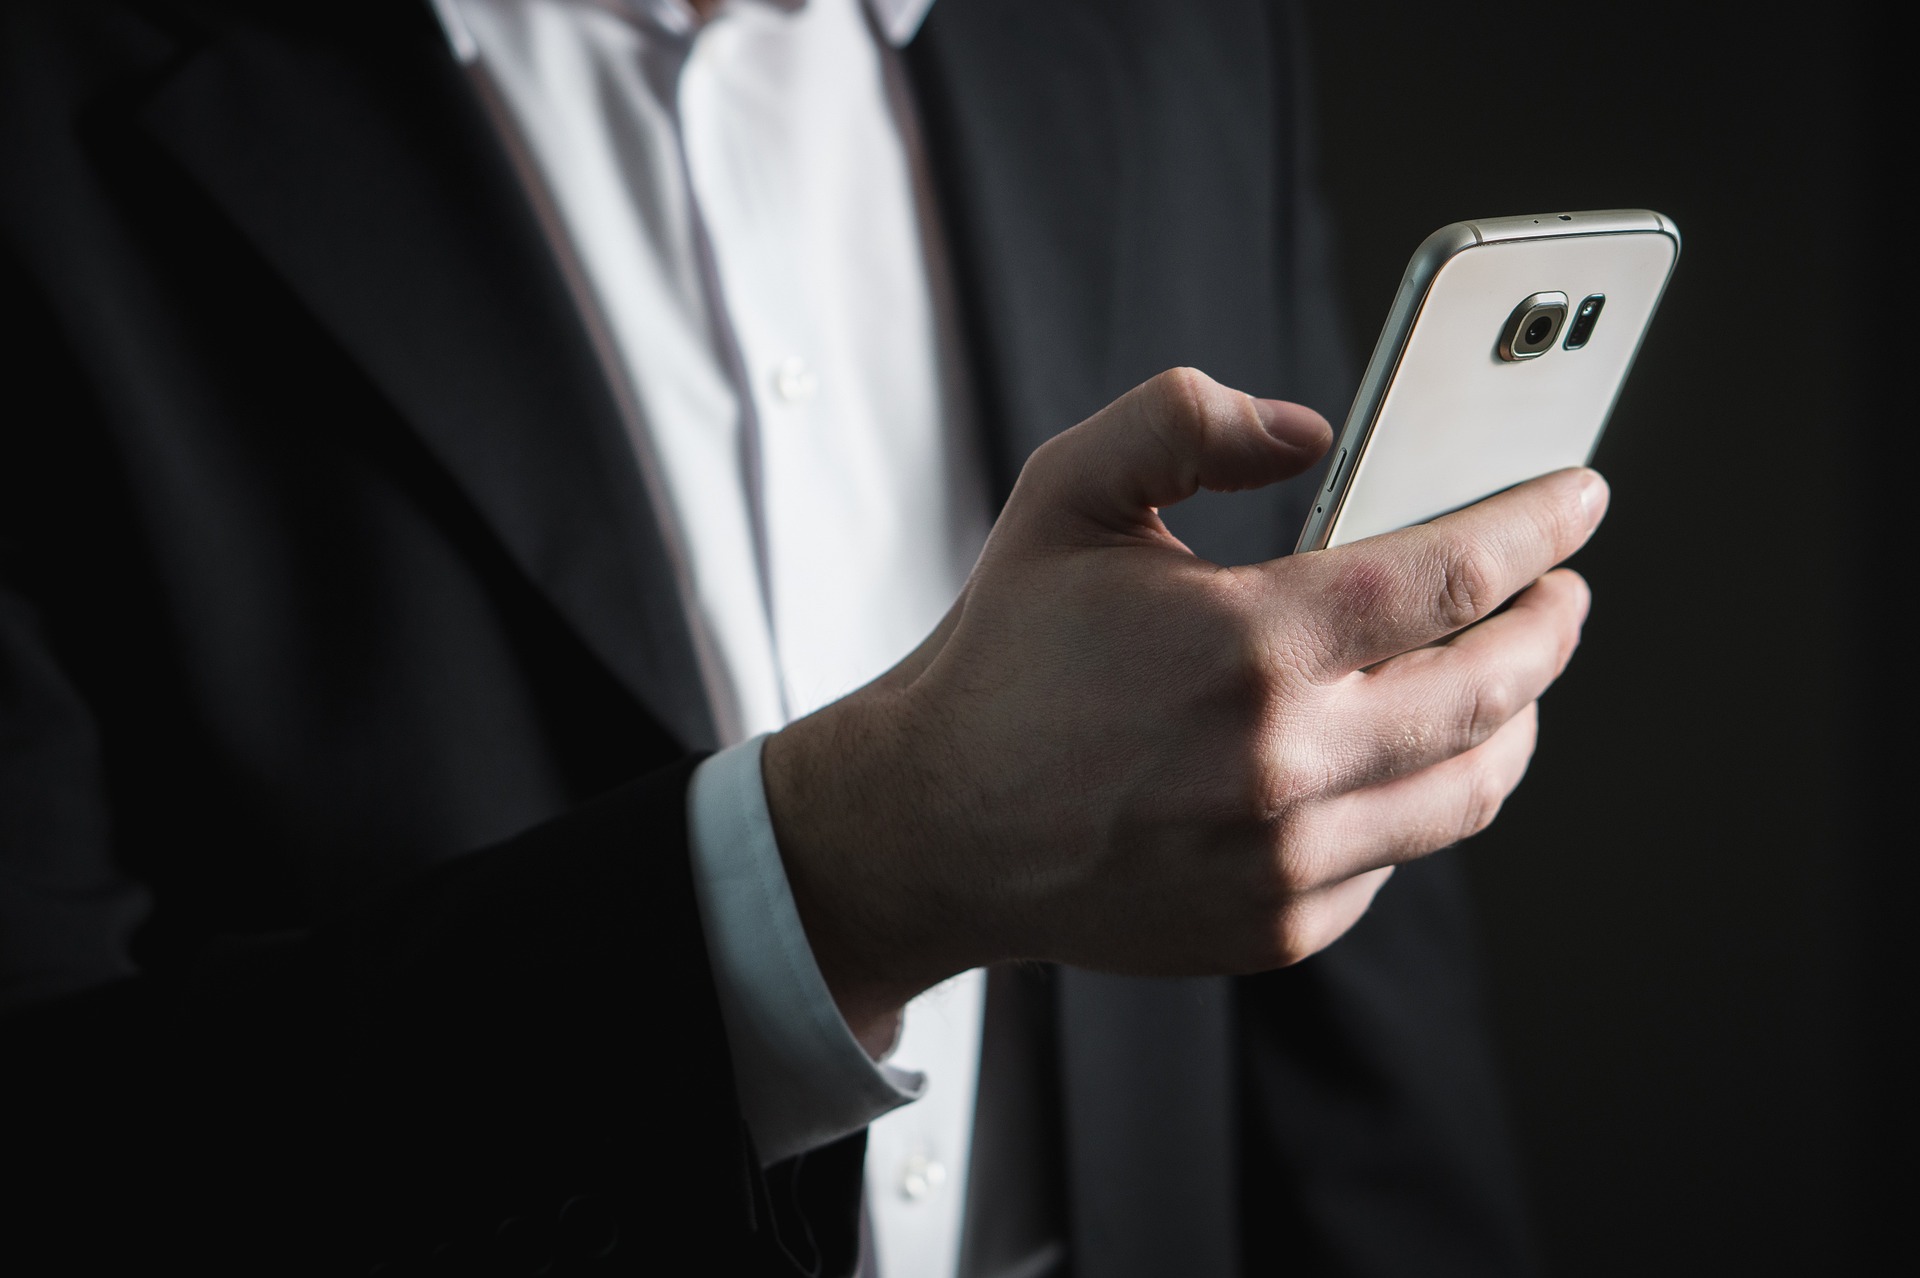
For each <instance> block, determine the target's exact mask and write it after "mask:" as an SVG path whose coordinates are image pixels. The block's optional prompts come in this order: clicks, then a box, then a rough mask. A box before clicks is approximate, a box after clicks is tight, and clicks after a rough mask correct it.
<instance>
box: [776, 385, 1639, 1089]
mask: <svg viewBox="0 0 1920 1278" xmlns="http://www.w3.org/2000/svg"><path fill="white" fill-rule="evenodd" d="M1330 438H1331V437H1330V432H1329V431H1328V429H1327V425H1326V423H1325V421H1323V420H1322V419H1321V418H1320V417H1319V416H1318V415H1317V414H1315V413H1313V412H1312V411H1311V410H1309V409H1305V408H1302V407H1300V406H1298V405H1293V404H1286V403H1281V402H1278V401H1272V400H1255V399H1252V398H1251V397H1249V396H1246V395H1244V394H1241V393H1239V392H1237V391H1233V390H1229V389H1227V388H1225V387H1222V386H1220V385H1218V384H1217V383H1215V382H1213V381H1211V380H1210V379H1208V378H1207V377H1205V376H1204V375H1203V374H1200V373H1197V372H1195V371H1193V370H1191V369H1176V370H1173V371H1171V372H1168V373H1163V374H1161V375H1160V376H1159V377H1156V378H1154V379H1153V380H1152V381H1149V382H1147V383H1145V384H1144V385H1142V386H1140V387H1137V388H1136V389H1134V390H1133V391H1131V392H1129V393H1128V394H1127V395H1125V396H1123V397H1122V398H1120V399H1119V400H1117V401H1115V402H1114V403H1113V404H1111V405H1109V406H1108V407H1107V408H1105V409H1103V410H1102V411H1101V412H1100V413H1098V414H1096V415H1095V416H1093V417H1091V418H1089V419H1088V420H1087V421H1085V422H1082V423H1081V424H1080V425H1078V426H1076V427H1074V428H1073V429H1071V430H1069V431H1066V432H1064V433H1062V434H1061V435H1059V436H1057V437H1056V438H1055V439H1053V440H1052V441H1050V442H1049V443H1047V444H1046V445H1045V446H1043V447H1042V448H1041V449H1039V450H1038V451H1037V452H1036V453H1035V454H1034V455H1033V457H1032V458H1031V459H1030V460H1029V461H1028V463H1027V465H1026V468H1025V469H1024V470H1023V471H1022V473H1021V476H1020V480H1019V482H1018V484H1017V485H1016V486H1015V489H1014V492H1013V495H1012V497H1011V498H1010V499H1009V501H1008V503H1007V507H1006V510H1005V511H1004V512H1003V513H1002V514H1001V517H1000V519H999V521H998V522H997V523H996V524H995V526H994V529H993V532H992V535H991V536H990V537H989V539H988V542H987V546H986V549H985V550H984V551H983V552H982V554H981V557H980V562H979V563H978V565H977V566H976V567H975V569H974V572H973V575H972V576H971V578H970V579H969V580H968V583H967V586H966V589H965V590H964V591H963V592H962V595H961V597H960V599H959V600H958V601H957V602H956V603H955V605H954V607H953V609H952V611H951V612H950V613H949V614H948V616H947V617H946V619H945V620H944V621H943V622H942V623H941V625H940V627H939V629H938V630H937V631H936V632H935V633H934V634H933V635H932V636H930V637H929V638H928V639H927V641H926V642H925V643H924V644H923V645H921V647H920V648H919V649H918V650H917V651H916V652H915V653H914V654H913V655H912V656H910V657H909V658H907V660H905V661H903V662H902V663H901V664H900V665H899V666H897V667H896V668H895V669H893V670H892V671H889V672H888V673H887V674H886V675H885V676H883V677H882V678H880V679H878V680H876V681H875V682H874V683H872V684H870V685H869V686H867V687H866V688H863V689H861V690H860V691H859V692H856V693H854V694H853V695H852V696H850V697H847V698H845V699H843V700H841V701H839V702H836V703H834V704H833V705H830V706H827V707H826V708H824V709H822V710H821V711H819V712H818V713H816V714H814V715H811V716H809V717H807V718H806V719H803V720H800V721H799V722H797V723H795V724H793V725H791V726H790V727H788V728H787V729H786V730H785V731H783V732H781V733H779V734H777V735H775V736H774V737H773V738H771V739H770V740H769V741H768V743H767V746H766V751H765V755H764V775H765V779H766V789H767V801H768V806H769V810H770V811H771V813H772V816H773V822H774V830H775V834H776V837H777V839H778V842H779V845H780V849H781V855H782V857H783V859H784V861H785V864H786V868H787V873H788V877H789V879H790V881H791V882H792V884H793V889H794V896H795V900H796V901H797V902H798V904H799V908H800V916H801V920H802V922H803V924H804V925H805V927H806V929H807V935H808V940H809V942H810V943H811V944H812V946H813V949H814V953H815V956H816V958H817V959H818V960H819V963H820V967H821V971H822V974H823V975H824V976H825V977H826V980H827V984H828V987H829V988H830V989H831V990H832V991H833V994H834V997H835V1000H836V1001H837V1003H838V1004H839V1007H840V1010H841V1012H842V1014H843V1015H845V1016H846V1018H847V1021H848V1024H849V1025H850V1026H851V1027H852V1028H853V1030H854V1032H855V1034H856V1036H857V1037H859V1038H860V1040H861V1042H862V1043H863V1044H865V1045H866V1046H867V1047H868V1049H869V1050H870V1051H875V1052H878V1051H880V1050H882V1049H883V1048H884V1046H885V1044H886V1043H887V1042H888V1041H889V1039H890V1038H891V1035H892V1032H893V1027H894V1025H895V1023H896V1019H897V1017H898V1014H899V1009H900V1008H901V1007H902V1006H903V1005H904V1004H905V1002H906V1001H907V1000H908V999H910V998H911V997H912V996H913V995H915V994H917V993H918V992H920V991H921V990H923V989H926V988H928V987H930V986H932V985H934V984H936V983H938V982H939V981H941V980H943V979H945V978H946V977H947V976H950V975H952V974H953V973H955V972H960V971H965V970H967V969H968V968H971V967H976V966H980V965H982V964H985V963H992V962H997V961H1001V960H1006V959H1015V958H1031V959H1048V960H1054V961H1058V962H1064V963H1072V964H1076V965H1079V966H1083V967H1089V968H1096V969H1100V970H1105V971H1114V972H1131V973H1139V974H1152V975H1167V976H1172V975H1197V974H1203V973H1238V972H1252V971H1260V970H1264V969H1268V968H1273V967H1279V966H1283V965H1285V964H1288V963H1292V962H1296V961H1298V960H1299V959H1301V958H1304V957H1306V956H1307V955H1309V954H1312V953H1314V952H1315V951H1317V950H1319V949H1321V948H1323V947H1324V946H1326V945H1328V944H1329V943H1331V942H1332V941H1333V940H1334V939H1336V938H1337V937H1338V936H1339V935H1340V934H1341V933H1343V932H1344V931H1346V930H1347V928H1349V927H1351V926H1352V925H1353V923H1354V922H1355V920H1357V919H1358V918H1359V917H1360V915H1361V914H1362V913H1363V912H1364V911H1365V910H1366V908H1367V906H1368V904H1369V903H1370V902H1371V900H1372V899H1373V894H1374V892H1376V891H1377V890H1378V889H1379V887H1380V884H1381V883H1382V882H1383V881H1384V880H1385V879H1386V877H1387V876H1388V875H1389V874H1390V873H1391V872H1392V867H1393V866H1394V865H1396V864H1399V863H1400V862H1403V861H1407V860H1411V859H1413V858H1416V857H1420V856H1424V855H1426V854H1427V853H1429V852H1431V851H1434V850H1435V849H1437V848H1440V847H1444V846H1446V845H1448V844H1451V843H1454V842H1457V841H1459V840H1460V839H1462V838H1465V837H1467V836H1469V835H1472V834H1474V833H1476V832H1478V831H1479V830H1481V829H1483V828H1485V826H1486V825H1487V823H1488V822H1490V821H1491V820H1492V819H1493V817H1494V815H1495V813H1496V812H1497V811H1498V810H1499V807H1500V804H1501V802H1502V801H1503V800H1504V799H1505V797H1506V796H1507V794H1508V793H1510V792H1511V791H1512V789H1513V787H1514V786H1515V785H1517V784H1518V783H1519V780H1520V777H1521V775H1522V773H1523V772H1524V771H1525V769H1526V765H1527V762H1528V760H1529V759H1530V758H1531V756H1532V752H1533V746H1534V738H1535V729H1536V723H1537V710H1536V705H1535V703H1536V700H1537V698H1538V697H1539V696H1540V694H1541V693H1542V692H1543V691H1545V689H1546V688H1547V686H1548V685H1549V684H1550V683H1552V681H1553V680H1554V679H1555V678H1556V677H1557V676H1558V675H1559V673H1560V672H1561V670H1563V669H1564V668H1565V666H1566V663H1567V661H1568V659H1569V658H1570V657H1571V656H1572V653H1573V649H1574V647H1575V646H1576V644H1577V643H1578V641H1579V633H1580V626H1581V623H1582V622H1583V621H1584V619H1585V616H1586V610H1587V602H1588V597H1587V590H1586V585H1585V583H1584V582H1583V581H1581V579H1580V578H1579V577H1578V576H1577V575H1576V574H1574V573H1572V572H1571V571H1569V570H1566V569H1555V568H1554V565H1555V564H1558V563H1559V562H1560V561H1561V560H1563V559H1565V558H1566V557H1567V556H1568V555H1570V554H1572V553H1573V552H1574V551H1575V550H1577V549H1579V547H1580V546H1581V545H1582V544H1583V543H1584V542H1585V541H1586V539H1587V537H1588V536H1589V535H1590V534H1591V533H1592V531H1593V529H1594V527H1595V526H1596V525H1597V524H1598V523H1599V520H1600V518H1601V516H1602V514H1603V513H1604V511H1605V507H1606V486H1605V484H1604V483H1603V482H1602V481H1601V479H1600V478H1599V476H1598V475H1595V474H1593V473H1592V472H1591V471H1586V470H1569V471H1562V472H1559V473H1556V474H1553V475H1549V476H1546V477H1544V478H1542V479H1538V480H1534V481H1532V482H1530V483H1527V484H1522V485H1520V486H1519V487H1517V488H1514V489H1511V490H1509V491H1507V492H1504V493H1501V494H1499V495H1497V496H1495V497H1491V498H1488V499H1487V500H1486V501H1483V502H1481V503H1479V504H1477V505H1475V506H1472V507H1470V508H1468V509H1466V510H1463V511H1460V512H1458V513H1456V514H1453V515H1449V516H1446V517H1445V518H1442V519H1438V520H1435V521H1434V522H1432V523H1430V524H1426V525H1422V526H1421V527H1418V528H1409V529H1403V530H1401V531H1399V532H1394V533H1389V534H1386V535H1384V536H1380V537H1374V538H1370V539H1368V540H1366V541H1362V542H1356V543H1353V544H1351V545H1346V546H1341V547H1338V548H1335V549H1332V550H1325V551H1319V552H1315V553H1313V554H1308V555H1297V556H1288V557H1285V558H1281V559H1277V560H1273V561H1270V562H1268V563H1264V564H1256V565H1251V566H1247V567H1241V568H1223V567H1220V566H1218V565H1215V564H1212V563H1209V562H1207V561H1205V560H1202V559H1199V558H1197V557H1196V556H1194V555H1193V554H1192V553H1191V552H1190V551H1188V550H1187V548H1186V547H1185V546H1183V545H1182V544H1181V543H1180V542H1179V540H1178V539H1177V538H1175V537H1174V536H1173V535H1172V534H1171V533H1170V532H1168V530H1167V528H1166V526H1165V525H1164V524H1163V523H1162V522H1161V520H1160V517H1159V515H1158V513H1157V512H1158V510H1159V508H1161V507H1163V506H1168V505H1172V504H1173V503H1175V502H1178V501H1181V500H1183V499H1184V498H1186V497H1190V496H1192V495H1193V494H1194V493H1195V492H1196V491H1198V490H1199V489H1200V488H1210V489H1220V490H1226V489H1241V488H1252V487H1259V486H1261V485H1265V484H1270V483H1274V482H1277V481H1279V480H1281V479H1285V478H1288V477H1290V476H1292V475H1295V474H1298V473H1300V472H1302V471H1304V470H1305V469H1307V468H1308V467H1309V466H1311V465H1312V464H1313V463H1314V462H1315V461H1316V460H1318V459H1319V457H1320V456H1321V455H1322V454H1323V453H1324V452H1325V450H1326V448H1327V446H1328V443H1329V442H1330ZM1516 595H1517V597H1516ZM1509 599H1512V600H1513V604H1512V606H1511V607H1509V608H1507V609H1505V610H1504V611H1502V612H1500V613H1499V615H1497V616H1490V614H1492V613H1493V612H1494V610H1495V609H1496V608H1498V607H1499V605H1501V604H1502V603H1504V602H1506V601H1507V600H1509ZM1475 623H1479V624H1475ZM1469 627H1471V628H1470V629H1469Z"/></svg>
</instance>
